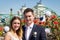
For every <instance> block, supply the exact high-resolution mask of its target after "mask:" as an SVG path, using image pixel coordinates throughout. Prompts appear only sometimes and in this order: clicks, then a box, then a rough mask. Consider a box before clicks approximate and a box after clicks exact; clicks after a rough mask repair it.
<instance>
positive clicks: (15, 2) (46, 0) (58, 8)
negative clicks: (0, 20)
mask: <svg viewBox="0 0 60 40" xmlns="http://www.w3.org/2000/svg"><path fill="white" fill-rule="evenodd" d="M39 1H40V0H0V13H3V14H4V13H5V14H9V13H10V8H12V9H13V13H17V11H18V10H20V8H22V6H23V5H26V7H28V8H32V7H34V6H35V5H37V3H38V2H39ZM59 3H60V0H59V1H57V0H42V4H43V5H45V7H48V8H50V9H52V10H53V11H55V12H56V13H57V15H60V4H59Z"/></svg>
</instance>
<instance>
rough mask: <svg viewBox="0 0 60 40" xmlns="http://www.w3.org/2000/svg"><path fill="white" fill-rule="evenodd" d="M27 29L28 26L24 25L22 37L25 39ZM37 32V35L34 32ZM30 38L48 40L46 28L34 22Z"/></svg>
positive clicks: (32, 39)
mask: <svg viewBox="0 0 60 40" xmlns="http://www.w3.org/2000/svg"><path fill="white" fill-rule="evenodd" d="M25 29H26V28H25V27H24V26H23V38H22V39H23V40H26V39H25ZM35 32H36V33H37V34H36V35H35V34H34V33H35ZM35 36H36V37H35ZM29 40H47V39H46V33H45V30H44V28H43V27H41V26H37V25H35V24H34V26H33V28H32V31H31V34H30V36H29Z"/></svg>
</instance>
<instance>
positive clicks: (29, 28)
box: [25, 23, 34, 40]
mask: <svg viewBox="0 0 60 40" xmlns="http://www.w3.org/2000/svg"><path fill="white" fill-rule="evenodd" d="M33 25H34V23H32V24H31V25H30V26H27V25H25V27H26V30H25V38H26V40H29V36H30V33H31V31H32V28H33Z"/></svg>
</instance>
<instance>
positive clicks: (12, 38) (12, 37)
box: [8, 32, 22, 40]
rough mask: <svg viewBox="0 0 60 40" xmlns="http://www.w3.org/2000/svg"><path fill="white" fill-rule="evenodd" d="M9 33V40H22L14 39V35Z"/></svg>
mask: <svg viewBox="0 0 60 40" xmlns="http://www.w3.org/2000/svg"><path fill="white" fill-rule="evenodd" d="M8 33H9V36H10V37H11V40H22V39H21V38H20V39H19V38H16V37H15V36H14V35H12V34H11V33H10V32H8Z"/></svg>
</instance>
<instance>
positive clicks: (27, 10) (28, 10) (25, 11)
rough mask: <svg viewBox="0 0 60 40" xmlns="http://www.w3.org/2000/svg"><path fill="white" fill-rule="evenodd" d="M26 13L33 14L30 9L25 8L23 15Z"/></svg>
mask: <svg viewBox="0 0 60 40" xmlns="http://www.w3.org/2000/svg"><path fill="white" fill-rule="evenodd" d="M28 12H32V14H33V13H34V11H33V10H32V9H31V8H27V9H25V10H24V12H23V14H26V13H28Z"/></svg>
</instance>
